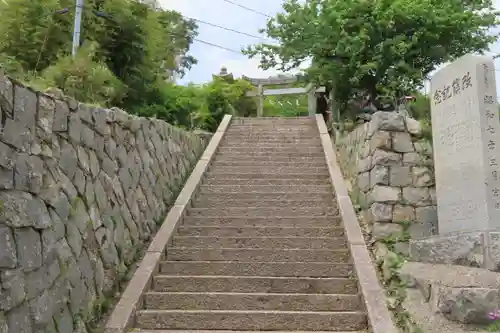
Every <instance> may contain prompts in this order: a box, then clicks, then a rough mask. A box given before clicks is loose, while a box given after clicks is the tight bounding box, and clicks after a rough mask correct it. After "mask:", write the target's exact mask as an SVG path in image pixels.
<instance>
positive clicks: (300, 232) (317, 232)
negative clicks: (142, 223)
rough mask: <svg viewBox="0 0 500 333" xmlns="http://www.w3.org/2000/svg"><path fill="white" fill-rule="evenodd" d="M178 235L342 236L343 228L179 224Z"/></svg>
mask: <svg viewBox="0 0 500 333" xmlns="http://www.w3.org/2000/svg"><path fill="white" fill-rule="evenodd" d="M177 235H179V236H213V237H231V236H242V235H244V236H245V237H266V236H268V237H277V236H282V237H284V236H291V237H299V236H302V237H342V236H344V228H342V227H333V228H311V227H302V228H296V227H275V226H271V227H220V226H202V227H188V226H180V227H179V228H178V229H177Z"/></svg>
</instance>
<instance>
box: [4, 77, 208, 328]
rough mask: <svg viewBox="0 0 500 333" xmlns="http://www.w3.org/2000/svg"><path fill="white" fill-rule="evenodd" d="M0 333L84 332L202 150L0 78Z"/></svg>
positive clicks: (167, 133) (160, 130) (184, 137)
mask: <svg viewBox="0 0 500 333" xmlns="http://www.w3.org/2000/svg"><path fill="white" fill-rule="evenodd" d="M0 107H1V119H0V332H1V333H7V332H8V333H17V332H23V333H31V332H40V333H41V332H44V333H52V332H54V333H55V332H59V333H71V332H86V328H85V324H84V323H88V322H89V321H90V320H91V319H92V318H93V316H94V315H95V314H96V313H97V314H98V313H99V311H100V310H102V308H103V307H105V306H106V302H109V299H107V297H108V296H109V292H112V291H113V289H114V287H116V284H117V283H119V282H120V280H121V279H123V278H124V275H125V273H126V272H127V270H128V268H129V267H130V266H131V265H132V264H133V263H134V261H136V260H137V259H138V258H137V254H138V253H140V250H141V248H143V247H144V245H145V243H146V242H147V241H148V240H149V239H150V238H151V236H152V235H153V234H154V233H155V231H156V230H157V228H158V225H159V224H160V223H161V222H162V218H163V216H164V214H165V213H166V212H167V210H168V208H169V205H170V204H171V203H172V202H173V201H174V200H175V196H176V195H177V192H178V190H180V189H181V187H182V185H183V182H184V180H185V178H187V176H188V175H189V173H190V171H191V169H192V167H194V165H195V163H196V161H197V159H198V157H199V156H200V155H201V153H202V152H203V149H204V145H205V140H203V139H202V138H200V137H198V136H196V135H192V134H190V133H187V132H184V131H182V130H180V129H178V128H176V127H173V126H171V125H169V124H167V123H165V122H163V121H159V120H155V119H145V118H138V117H134V116H131V115H129V114H127V113H126V112H124V111H122V110H119V109H111V110H106V109H102V108H98V107H93V106H90V105H84V104H80V103H77V102H76V101H74V100H72V99H69V98H65V97H62V96H60V98H55V97H53V96H50V95H46V94H43V93H39V92H35V91H32V90H30V89H29V88H26V87H24V86H22V85H20V84H19V83H15V82H13V81H11V80H9V79H8V78H7V77H4V76H0Z"/></svg>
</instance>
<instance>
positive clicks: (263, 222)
mask: <svg viewBox="0 0 500 333" xmlns="http://www.w3.org/2000/svg"><path fill="white" fill-rule="evenodd" d="M341 224H342V219H341V218H340V216H335V217H324V216H323V217H320V216H316V217H310V216H274V217H241V216H225V217H220V216H188V217H185V218H184V219H183V225H184V226H224V227H228V226H232V227H283V226H285V227H313V228H317V227H319V228H321V227H339V226H341Z"/></svg>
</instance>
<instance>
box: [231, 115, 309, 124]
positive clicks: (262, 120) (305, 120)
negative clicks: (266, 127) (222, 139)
mask: <svg viewBox="0 0 500 333" xmlns="http://www.w3.org/2000/svg"><path fill="white" fill-rule="evenodd" d="M274 123H279V124H281V123H291V124H314V125H315V124H316V118H315V116H302V117H253V118H250V117H234V118H232V120H231V126H240V125H249V124H274Z"/></svg>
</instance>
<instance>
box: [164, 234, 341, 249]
mask: <svg viewBox="0 0 500 333" xmlns="http://www.w3.org/2000/svg"><path fill="white" fill-rule="evenodd" d="M172 246H174V247H182V248H191V247H193V248H211V249H214V248H215V249H216V248H233V249H242V248H243V249H244V248H253V249H333V250H334V249H341V248H346V247H347V241H346V239H345V238H344V237H336V238H333V237H321V238H318V237H212V236H174V238H173V240H172Z"/></svg>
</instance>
